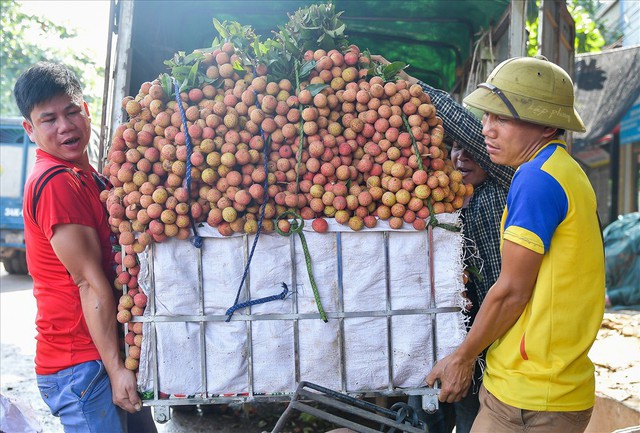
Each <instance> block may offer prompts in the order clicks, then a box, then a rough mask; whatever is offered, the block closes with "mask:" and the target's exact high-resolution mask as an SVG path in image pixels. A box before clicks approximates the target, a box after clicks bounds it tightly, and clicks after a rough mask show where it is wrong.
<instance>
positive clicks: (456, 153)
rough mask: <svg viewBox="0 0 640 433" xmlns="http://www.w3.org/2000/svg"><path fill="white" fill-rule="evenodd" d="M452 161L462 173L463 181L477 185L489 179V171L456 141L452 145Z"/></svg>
mask: <svg viewBox="0 0 640 433" xmlns="http://www.w3.org/2000/svg"><path fill="white" fill-rule="evenodd" d="M451 162H453V166H454V167H455V169H456V170H458V171H459V172H460V173H462V182H463V183H465V184H468V183H470V184H471V185H473V186H474V187H477V186H479V185H481V184H482V182H484V181H485V180H487V172H486V171H484V169H483V168H482V167H480V164H478V163H477V162H476V161H475V160H474V159H473V157H472V156H471V154H469V152H467V151H466V150H464V149H463V148H462V147H461V146H460V145H459V144H458V142H456V141H454V142H453V146H452V147H451Z"/></svg>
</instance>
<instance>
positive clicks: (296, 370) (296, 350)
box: [289, 236, 300, 383]
mask: <svg viewBox="0 0 640 433" xmlns="http://www.w3.org/2000/svg"><path fill="white" fill-rule="evenodd" d="M289 245H290V247H289V248H290V251H291V274H292V276H291V291H292V292H293V293H292V296H293V299H292V301H293V303H292V304H293V305H292V306H291V308H292V310H293V311H292V313H293V314H294V315H297V313H298V267H297V266H296V259H295V257H296V243H295V242H294V241H293V236H291V242H290V244H289ZM293 375H294V376H293V377H294V378H295V381H296V383H298V382H300V330H299V319H298V318H297V317H296V318H294V319H293Z"/></svg>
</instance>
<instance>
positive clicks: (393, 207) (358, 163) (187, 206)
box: [101, 43, 473, 370]
mask: <svg viewBox="0 0 640 433" xmlns="http://www.w3.org/2000/svg"><path fill="white" fill-rule="evenodd" d="M304 60H305V61H307V62H309V61H314V62H315V67H314V68H313V70H312V71H311V73H310V74H309V75H308V76H307V77H304V78H303V79H302V80H299V79H298V80H297V79H296V77H291V78H290V79H280V80H277V81H270V80H269V79H268V75H267V72H268V71H267V70H266V68H265V66H264V65H262V64H259V65H257V66H256V67H255V68H251V67H244V69H242V70H239V69H238V67H237V65H238V64H239V61H240V56H239V55H238V54H237V53H236V52H235V48H234V47H233V45H232V44H230V43H225V44H224V45H222V46H221V48H220V49H215V50H213V51H212V52H210V53H205V56H204V59H203V60H202V61H201V63H200V68H201V71H202V73H203V74H204V76H206V77H207V80H208V84H204V85H201V86H199V87H195V88H192V89H189V90H186V91H183V92H181V93H180V95H179V97H180V104H181V106H182V110H181V109H180V106H179V105H178V102H177V101H176V100H175V99H173V97H172V96H171V95H168V94H167V92H166V91H165V88H164V87H163V86H162V83H161V80H160V79H156V80H154V81H151V82H145V83H143V84H142V85H141V87H140V91H139V93H138V94H137V95H136V96H135V97H131V96H129V97H126V98H125V99H124V100H123V101H122V107H123V108H124V109H125V110H126V112H127V114H128V116H129V118H128V120H127V122H125V123H123V124H121V125H119V127H118V128H117V129H116V130H115V132H114V136H113V139H112V142H111V146H110V148H109V152H108V156H107V159H108V162H107V164H106V165H105V167H104V170H103V173H104V174H105V175H106V176H108V177H109V180H110V181H111V183H112V184H113V188H112V189H110V190H109V191H104V192H103V194H102V196H101V198H102V200H103V201H104V203H105V205H106V207H107V210H108V213H109V224H110V225H111V229H112V230H113V232H114V233H116V234H117V235H118V241H119V244H120V245H121V246H122V248H123V250H124V251H125V254H124V255H123V256H122V260H132V259H129V258H130V257H133V258H135V257H136V254H137V253H140V252H142V251H144V250H145V248H146V247H147V246H148V245H149V244H150V243H151V242H162V241H163V240H165V239H166V238H168V237H176V238H178V239H187V238H188V237H189V236H190V235H191V227H192V225H193V224H199V223H206V224H208V225H210V226H212V227H216V228H217V230H218V232H219V233H220V234H222V235H224V236H229V235H232V234H234V233H248V234H253V233H256V232H257V230H258V222H259V220H260V218H261V216H262V231H263V232H266V233H268V232H272V231H274V229H275V224H276V221H277V224H278V229H279V230H281V231H284V232H287V231H288V230H289V229H290V222H289V220H288V218H278V216H279V215H282V214H283V213H285V212H287V211H293V212H295V213H296V214H298V215H300V216H301V217H302V218H303V219H305V220H313V221H312V224H311V226H312V227H313V228H314V229H315V230H316V231H318V232H324V231H326V230H327V222H326V219H327V218H334V219H335V220H336V221H337V222H338V223H341V224H347V225H348V226H349V227H350V228H351V229H352V230H361V229H362V228H363V227H369V228H371V227H375V226H376V224H377V222H378V221H379V220H386V221H388V224H389V227H390V228H392V229H399V228H401V227H403V225H404V224H405V223H406V224H412V225H413V227H414V228H415V229H417V230H422V229H424V228H425V227H426V225H427V221H428V219H429V217H430V216H431V215H433V214H438V213H443V212H453V211H455V210H456V209H459V208H461V207H462V205H463V202H464V199H465V197H468V196H470V195H471V194H472V191H473V188H472V186H471V185H464V184H463V183H462V175H461V173H460V172H458V171H456V170H454V168H453V166H452V163H451V161H450V159H449V158H448V151H447V149H446V147H445V145H444V143H443V137H444V129H443V127H442V120H441V119H440V118H439V117H438V116H437V115H436V110H435V107H434V106H433V105H432V104H431V101H430V98H429V96H428V95H427V94H425V93H424V92H423V90H422V88H421V87H420V86H419V85H409V84H408V83H407V82H406V81H404V80H398V81H395V82H394V81H388V82H384V81H383V79H382V78H381V77H379V76H373V77H368V75H367V73H368V66H369V62H370V60H369V58H368V57H367V56H364V55H362V54H361V53H360V50H359V49H358V48H357V47H356V46H353V45H352V46H350V47H349V49H348V50H347V51H346V52H344V53H341V52H339V51H337V50H331V51H329V52H325V51H324V50H316V51H308V52H307V53H305V58H304ZM234 65H235V67H234ZM298 81H299V82H298ZM174 96H175V95H174ZM183 115H184V116H185V118H186V128H185V125H184V124H183ZM187 139H189V141H190V144H191V146H190V147H191V151H189V146H187ZM265 158H266V164H265ZM188 162H189V163H190V164H188ZM189 166H190V167H191V169H190V187H188V183H187V170H188V168H189ZM136 272H137V271H136V264H133V263H128V264H125V263H122V264H121V269H120V273H119V275H118V283H119V284H124V285H127V287H128V290H129V293H128V294H124V295H123V296H122V298H121V299H120V304H119V307H118V308H119V313H118V321H119V322H121V323H129V321H130V320H131V317H132V316H136V315H141V314H142V312H143V307H141V305H142V304H143V302H142V297H143V296H144V294H142V293H141V292H140V291H139V289H138V287H137V282H136V280H135V279H136V275H137V274H136ZM136 297H138V299H140V301H139V302H138V301H136ZM144 302H146V298H144ZM130 325H131V326H129V332H128V333H127V335H126V339H127V340H129V341H127V342H128V344H129V347H130V348H129V357H128V358H127V363H128V367H129V368H131V369H133V370H135V369H136V368H137V366H138V363H137V358H139V343H140V340H141V324H140V323H139V322H138V323H133V322H131V323H130ZM131 343H133V344H131ZM136 348H137V349H136ZM132 350H133V355H132V354H131V351H132Z"/></svg>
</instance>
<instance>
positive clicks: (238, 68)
mask: <svg viewBox="0 0 640 433" xmlns="http://www.w3.org/2000/svg"><path fill="white" fill-rule="evenodd" d="M233 69H234V70H236V71H242V72H244V66H242V63H240V60H236V61H235V62H233Z"/></svg>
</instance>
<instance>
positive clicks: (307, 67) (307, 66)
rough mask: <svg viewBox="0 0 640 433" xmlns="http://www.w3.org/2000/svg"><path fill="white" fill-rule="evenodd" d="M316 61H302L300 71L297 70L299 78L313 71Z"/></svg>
mask: <svg viewBox="0 0 640 433" xmlns="http://www.w3.org/2000/svg"><path fill="white" fill-rule="evenodd" d="M316 63H317V62H316V61H315V60H309V61H308V62H304V63H303V64H302V66H301V67H300V72H298V73H299V74H300V78H305V77H307V76H308V75H309V74H310V73H311V71H313V69H314V68H315V67H316Z"/></svg>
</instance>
